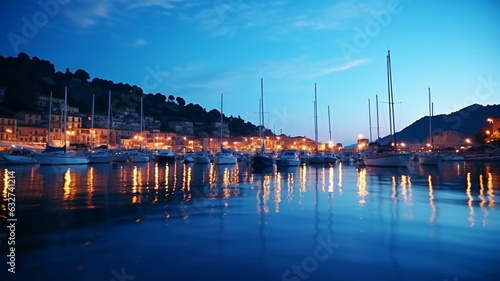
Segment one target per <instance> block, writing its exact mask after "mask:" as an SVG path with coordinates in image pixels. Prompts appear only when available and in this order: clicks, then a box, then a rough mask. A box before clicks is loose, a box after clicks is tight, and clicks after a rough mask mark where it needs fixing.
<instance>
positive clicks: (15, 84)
mask: <svg viewBox="0 0 500 281" xmlns="http://www.w3.org/2000/svg"><path fill="white" fill-rule="evenodd" d="M0 88H5V96H4V99H3V100H0V115H8V116H12V115H14V114H15V113H16V112H19V111H32V112H37V98H38V96H41V95H45V96H48V95H50V93H51V92H52V95H53V97H55V98H60V99H63V98H64V89H65V88H67V89H68V104H70V105H71V106H76V107H79V108H80V112H81V113H89V112H90V111H91V108H92V95H93V94H95V111H96V112H97V113H101V114H103V113H106V112H107V108H108V93H109V91H111V96H112V98H111V100H112V111H113V114H116V113H118V112H120V111H125V110H130V109H132V110H135V111H136V112H138V113H139V112H140V100H141V97H142V98H143V104H144V105H143V108H144V115H145V116H152V117H154V118H155V119H157V120H160V121H161V123H162V127H161V129H162V130H163V131H169V130H170V129H169V128H168V122H171V121H189V122H194V123H196V126H197V128H198V130H196V132H195V133H196V134H197V135H200V134H201V135H211V134H212V131H213V127H212V126H211V124H212V123H213V122H219V121H220V112H219V111H218V110H216V109H212V110H209V111H207V110H206V109H205V108H203V107H201V106H200V105H198V104H193V103H188V104H187V103H186V101H185V100H184V99H183V98H182V97H180V96H177V97H175V96H174V95H172V94H166V93H144V92H143V90H142V89H141V88H140V87H138V86H136V85H130V84H127V83H115V82H113V81H110V80H106V79H101V78H97V77H96V78H93V79H92V80H90V74H89V73H87V72H86V71H85V70H83V69H77V70H76V71H74V72H71V71H70V70H69V69H68V68H66V71H65V72H64V73H63V72H61V71H56V69H55V67H54V64H52V63H51V62H50V61H48V60H43V59H39V58H37V57H33V58H30V56H29V55H27V54H25V53H19V55H18V56H17V57H3V56H0ZM40 113H42V112H40ZM224 122H227V123H228V124H229V129H230V131H231V134H232V136H247V135H253V134H255V132H256V131H257V130H258V128H257V127H256V126H255V125H253V124H252V123H250V122H246V121H245V120H243V119H241V118H240V117H239V116H238V117H233V116H229V117H228V116H224Z"/></svg>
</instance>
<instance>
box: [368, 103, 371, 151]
mask: <svg viewBox="0 0 500 281" xmlns="http://www.w3.org/2000/svg"><path fill="white" fill-rule="evenodd" d="M368 123H369V128H370V142H372V112H371V109H370V99H368Z"/></svg>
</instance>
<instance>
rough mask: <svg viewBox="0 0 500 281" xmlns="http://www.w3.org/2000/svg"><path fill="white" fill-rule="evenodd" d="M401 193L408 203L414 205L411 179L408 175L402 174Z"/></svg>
mask: <svg viewBox="0 0 500 281" xmlns="http://www.w3.org/2000/svg"><path fill="white" fill-rule="evenodd" d="M401 195H402V196H403V200H404V202H405V204H406V205H412V201H413V197H412V193H411V181H410V177H409V176H407V175H402V176H401Z"/></svg>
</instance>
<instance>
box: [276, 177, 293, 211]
mask: <svg viewBox="0 0 500 281" xmlns="http://www.w3.org/2000/svg"><path fill="white" fill-rule="evenodd" d="M290 181H291V182H292V183H293V177H290V178H289V179H288V183H289V185H291V184H290ZM280 203H281V182H275V187H274V211H275V212H276V213H279V212H280Z"/></svg>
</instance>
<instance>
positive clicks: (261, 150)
mask: <svg viewBox="0 0 500 281" xmlns="http://www.w3.org/2000/svg"><path fill="white" fill-rule="evenodd" d="M260 109H261V111H260V114H261V120H262V124H260V138H261V140H262V145H261V148H260V152H262V153H263V152H264V134H265V133H264V132H265V131H264V79H263V78H260Z"/></svg>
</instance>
